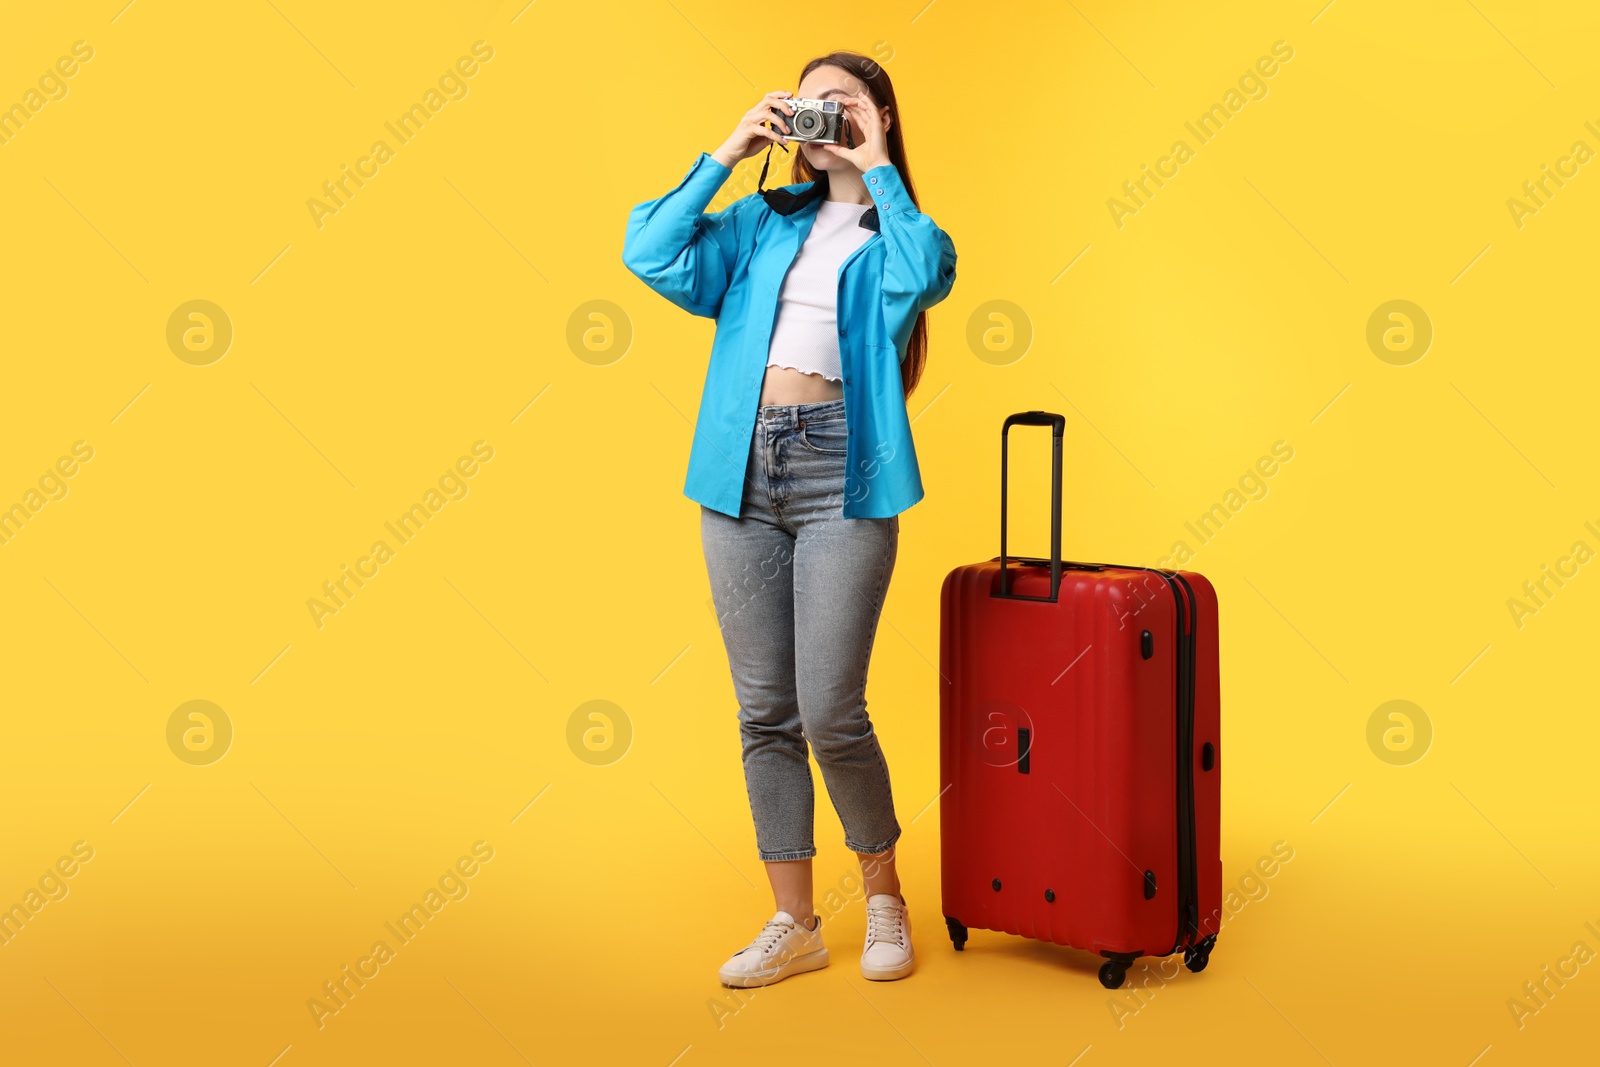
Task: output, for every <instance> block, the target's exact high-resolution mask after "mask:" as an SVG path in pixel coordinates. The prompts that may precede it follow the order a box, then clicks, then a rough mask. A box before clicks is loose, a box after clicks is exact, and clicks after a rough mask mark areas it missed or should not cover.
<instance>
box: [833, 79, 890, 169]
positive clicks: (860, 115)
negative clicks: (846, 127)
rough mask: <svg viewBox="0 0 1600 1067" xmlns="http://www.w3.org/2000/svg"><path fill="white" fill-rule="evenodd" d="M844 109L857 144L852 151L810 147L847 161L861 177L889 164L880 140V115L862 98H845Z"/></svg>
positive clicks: (885, 145) (883, 140) (884, 140)
mask: <svg viewBox="0 0 1600 1067" xmlns="http://www.w3.org/2000/svg"><path fill="white" fill-rule="evenodd" d="M844 106H845V110H846V112H847V113H848V115H849V117H850V119H851V126H852V127H853V128H854V130H855V133H856V140H857V141H858V142H859V143H858V144H857V145H856V146H855V147H854V148H846V147H844V146H843V145H837V144H818V145H815V146H814V147H816V148H820V149H823V150H824V151H827V152H831V153H833V154H834V155H836V156H839V157H840V158H842V159H848V160H849V161H850V162H851V163H852V164H854V166H855V168H856V169H857V170H859V171H860V172H861V173H863V174H865V173H866V172H867V171H869V170H871V169H872V168H873V167H882V166H886V165H887V164H889V163H890V162H891V161H890V159H889V142H888V140H887V138H886V137H885V136H884V125H883V115H882V114H881V113H880V112H879V111H878V109H877V108H876V107H875V106H873V104H872V101H871V100H870V99H867V98H866V97H865V96H864V95H863V96H856V97H850V98H847V99H846V100H844Z"/></svg>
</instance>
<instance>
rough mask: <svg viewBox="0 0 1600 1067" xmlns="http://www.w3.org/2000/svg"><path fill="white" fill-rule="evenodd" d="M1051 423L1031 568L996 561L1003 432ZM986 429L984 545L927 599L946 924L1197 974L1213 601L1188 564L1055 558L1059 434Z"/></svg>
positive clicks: (960, 941)
mask: <svg viewBox="0 0 1600 1067" xmlns="http://www.w3.org/2000/svg"><path fill="white" fill-rule="evenodd" d="M1017 424H1020V425H1028V426H1050V427H1051V431H1052V433H1051V439H1052V450H1053V451H1052V464H1051V482H1052V487H1051V509H1052V514H1051V522H1050V553H1051V556H1050V558H1049V559H1035V558H1025V557H1015V556H1013V557H1007V555H1006V473H1007V472H1006V440H1007V433H1008V431H1009V430H1010V429H1011V427H1012V426H1013V425H1017ZM1065 425H1066V420H1065V419H1064V418H1063V417H1062V416H1060V415H1056V414H1053V413H1050V412H1043V411H1028V412H1023V413H1020V414H1016V415H1011V416H1009V417H1008V418H1007V419H1006V420H1005V422H1004V424H1003V425H1002V426H1001V429H1000V555H999V556H997V557H995V558H994V559H992V560H989V561H988V562H985V563H974V564H969V565H967V566H964V567H957V568H956V569H955V570H953V571H951V572H950V574H949V576H948V577H946V578H945V581H944V587H943V589H942V591H941V593H940V639H939V667H940V672H941V674H942V676H943V679H942V682H941V685H942V688H941V691H940V701H939V721H940V733H939V767H940V774H941V779H942V781H943V783H944V792H943V793H942V794H941V798H940V805H939V814H940V819H941V821H942V823H943V826H942V828H941V843H942V846H943V857H942V882H943V897H944V901H943V903H944V914H945V922H946V924H947V925H948V927H949V930H950V939H951V940H952V941H953V942H955V947H956V948H957V949H958V950H959V949H961V948H962V947H963V946H964V945H965V943H966V940H967V930H968V928H971V927H978V928H982V929H988V930H1000V931H1004V932H1006V933H1012V934H1021V935H1023V936H1024V937H1032V938H1038V939H1040V940H1044V941H1053V942H1056V943H1057V944H1061V945H1072V946H1076V947H1078V948H1083V949H1088V950H1089V951H1091V952H1094V953H1097V954H1099V955H1101V956H1104V957H1106V962H1105V963H1104V964H1103V965H1102V966H1101V968H1100V981H1101V982H1102V983H1103V984H1104V985H1106V986H1107V987H1108V988H1112V989H1115V988H1118V987H1120V986H1121V985H1122V983H1123V978H1124V976H1125V973H1126V971H1127V969H1128V966H1129V964H1131V963H1132V962H1133V961H1134V960H1135V959H1137V958H1138V957H1139V956H1166V955H1169V954H1171V953H1175V952H1178V951H1180V950H1181V951H1182V952H1183V953H1184V963H1185V964H1186V965H1187V966H1188V967H1189V969H1190V970H1191V971H1199V970H1201V969H1202V968H1204V967H1205V965H1206V961H1207V959H1208V958H1209V956H1210V954H1211V949H1212V946H1213V945H1214V944H1215V943H1216V937H1217V931H1218V928H1219V927H1220V925H1221V905H1222V899H1221V898H1222V861H1221V845H1220V840H1219V835H1220V827H1221V793H1222V790H1221V781H1220V778H1221V745H1220V739H1219V736H1218V732H1219V727H1220V716H1221V710H1220V698H1219V690H1218V679H1217V597H1216V592H1215V591H1214V590H1213V589H1212V587H1211V583H1210V582H1208V581H1207V580H1206V579H1205V578H1204V577H1202V576H1201V575H1199V574H1196V573H1194V572H1192V571H1163V570H1158V569H1155V568H1151V567H1137V566H1117V565H1114V564H1102V563H1074V562H1070V561H1065V562H1064V561H1062V559H1061V435H1062V431H1063V429H1064V427H1065Z"/></svg>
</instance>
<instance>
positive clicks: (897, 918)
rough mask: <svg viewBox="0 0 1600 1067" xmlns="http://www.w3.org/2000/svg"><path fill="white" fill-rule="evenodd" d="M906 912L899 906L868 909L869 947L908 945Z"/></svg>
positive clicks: (890, 905)
mask: <svg viewBox="0 0 1600 1067" xmlns="http://www.w3.org/2000/svg"><path fill="white" fill-rule="evenodd" d="M904 916H905V912H904V911H903V910H902V909H901V907H900V906H899V905H896V904H889V905H885V906H880V907H876V908H874V907H868V908H867V945H868V946H869V947H870V946H871V945H873V944H877V943H882V944H886V945H899V946H900V947H901V948H904V947H905V944H906V925H905V919H904Z"/></svg>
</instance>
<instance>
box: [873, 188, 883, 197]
mask: <svg viewBox="0 0 1600 1067" xmlns="http://www.w3.org/2000/svg"><path fill="white" fill-rule="evenodd" d="M872 191H873V192H875V193H877V194H878V195H879V196H882V195H883V190H882V189H874V190H872Z"/></svg>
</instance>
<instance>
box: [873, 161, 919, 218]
mask: <svg viewBox="0 0 1600 1067" xmlns="http://www.w3.org/2000/svg"><path fill="white" fill-rule="evenodd" d="M861 177H862V178H863V179H864V180H865V181H866V183H867V192H868V193H869V194H871V196H872V202H873V204H875V205H877V208H878V214H879V216H884V215H893V214H894V213H895V212H897V211H915V210H917V205H916V204H915V203H914V202H913V201H912V199H911V194H910V193H909V192H907V191H906V183H905V182H903V181H901V180H900V171H899V168H897V167H896V166H895V165H894V164H893V163H885V164H883V165H882V166H878V167H872V168H870V169H869V170H867V171H866V172H865V173H863V174H862V175H861Z"/></svg>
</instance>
